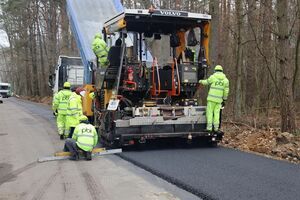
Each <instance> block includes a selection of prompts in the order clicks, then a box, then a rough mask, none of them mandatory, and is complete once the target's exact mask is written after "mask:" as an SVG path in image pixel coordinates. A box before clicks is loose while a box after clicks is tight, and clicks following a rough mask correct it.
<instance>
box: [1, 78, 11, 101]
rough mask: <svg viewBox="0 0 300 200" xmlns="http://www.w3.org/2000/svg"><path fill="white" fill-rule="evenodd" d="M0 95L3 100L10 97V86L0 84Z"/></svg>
mask: <svg viewBox="0 0 300 200" xmlns="http://www.w3.org/2000/svg"><path fill="white" fill-rule="evenodd" d="M0 95H1V97H3V98H8V97H11V95H12V92H11V84H10V83H3V82H0Z"/></svg>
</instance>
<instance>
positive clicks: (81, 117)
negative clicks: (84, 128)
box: [79, 115, 89, 121]
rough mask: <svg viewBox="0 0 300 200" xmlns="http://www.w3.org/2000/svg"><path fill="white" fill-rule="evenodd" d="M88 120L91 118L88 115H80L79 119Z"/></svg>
mask: <svg viewBox="0 0 300 200" xmlns="http://www.w3.org/2000/svg"><path fill="white" fill-rule="evenodd" d="M87 120H89V119H88V117H87V116H85V115H81V116H80V117H79V121H87Z"/></svg>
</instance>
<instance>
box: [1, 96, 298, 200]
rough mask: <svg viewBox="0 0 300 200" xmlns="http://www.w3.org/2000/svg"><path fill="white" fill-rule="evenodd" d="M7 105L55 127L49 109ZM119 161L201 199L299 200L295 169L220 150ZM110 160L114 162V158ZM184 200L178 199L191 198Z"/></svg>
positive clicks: (151, 153)
mask: <svg viewBox="0 0 300 200" xmlns="http://www.w3.org/2000/svg"><path fill="white" fill-rule="evenodd" d="M11 101H13V103H14V104H18V105H19V106H26V110H27V112H29V113H31V115H37V116H39V117H41V118H44V119H48V120H50V122H51V120H52V122H51V123H52V125H51V126H54V121H53V117H52V116H51V111H49V108H48V107H47V106H42V105H37V104H33V103H28V102H21V101H17V100H15V99H12V100H11ZM2 105H3V104H2ZM0 106H1V105H0ZM1 117H2V116H1ZM0 155H1V154H0ZM120 157H122V158H123V159H125V160H127V161H129V162H131V163H134V164H135V165H137V166H139V167H141V168H144V169H146V170H147V171H149V172H151V173H153V174H155V175H157V176H159V177H161V178H163V179H165V180H167V181H168V182H171V183H173V184H175V185H177V186H178V187H180V188H183V189H185V190H187V191H189V192H191V193H193V194H195V195H196V196H198V198H202V199H213V200H215V199H220V200H252V199H253V200H264V199H265V200H290V199H291V200H292V199H300V166H299V165H296V164H291V163H288V162H284V161H278V160H273V159H269V158H266V157H262V156H258V155H254V154H249V153H244V152H240V151H237V150H232V149H227V148H222V147H218V148H206V147H197V148H185V147H184V148H183V147H180V146H176V147H174V148H171V147H170V146H168V147H167V148H164V147H154V148H153V147H151V148H148V149H147V148H146V149H145V150H143V151H135V150H131V151H126V152H124V153H122V154H121V156H120ZM111 158H114V159H116V156H111ZM171 191H172V190H171ZM0 192H1V190H0ZM0 194H1V193H0ZM185 195H187V194H185ZM177 196H178V194H177ZM183 196H184V195H181V196H180V197H179V198H180V199H188V198H193V197H187V196H184V197H183ZM0 197H1V196H0ZM0 199H1V198H0ZM158 199H160V198H158Z"/></svg>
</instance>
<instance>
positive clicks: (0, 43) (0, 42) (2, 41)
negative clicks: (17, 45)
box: [0, 30, 9, 47]
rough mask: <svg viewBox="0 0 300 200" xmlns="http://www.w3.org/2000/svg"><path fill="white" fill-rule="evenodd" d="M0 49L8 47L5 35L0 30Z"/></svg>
mask: <svg viewBox="0 0 300 200" xmlns="http://www.w3.org/2000/svg"><path fill="white" fill-rule="evenodd" d="M0 47H9V43H8V38H7V34H6V32H5V31H3V30H0Z"/></svg>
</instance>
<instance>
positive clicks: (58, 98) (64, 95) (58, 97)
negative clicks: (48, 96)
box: [52, 89, 72, 115]
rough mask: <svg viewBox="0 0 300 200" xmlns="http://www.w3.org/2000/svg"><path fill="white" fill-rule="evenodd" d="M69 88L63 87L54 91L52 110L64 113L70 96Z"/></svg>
mask: <svg viewBox="0 0 300 200" xmlns="http://www.w3.org/2000/svg"><path fill="white" fill-rule="evenodd" d="M71 93H72V92H71V90H67V89H63V90H61V91H59V92H58V93H56V94H55V95H54V97H53V102H52V110H53V111H56V110H57V112H58V114H62V115H66V114H67V107H68V101H69V98H70V96H71Z"/></svg>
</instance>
